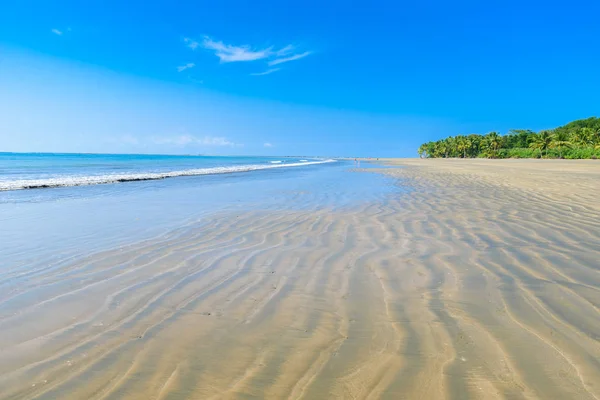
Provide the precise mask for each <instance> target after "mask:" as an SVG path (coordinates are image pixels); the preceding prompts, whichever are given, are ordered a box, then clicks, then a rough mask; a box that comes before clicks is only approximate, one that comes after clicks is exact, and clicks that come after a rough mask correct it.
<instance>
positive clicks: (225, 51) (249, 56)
mask: <svg viewBox="0 0 600 400" xmlns="http://www.w3.org/2000/svg"><path fill="white" fill-rule="evenodd" d="M202 47H204V48H205V49H207V50H213V51H214V52H215V55H216V56H217V57H219V60H221V62H222V63H227V62H237V61H256V60H261V59H264V58H268V57H270V56H271V55H272V54H273V48H272V47H267V48H265V49H252V47H251V46H249V45H242V46H232V45H229V44H225V43H223V42H221V41H215V40H212V39H211V38H210V37H208V36H206V37H205V38H204V40H203V41H202Z"/></svg>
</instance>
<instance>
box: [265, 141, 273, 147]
mask: <svg viewBox="0 0 600 400" xmlns="http://www.w3.org/2000/svg"><path fill="white" fill-rule="evenodd" d="M263 146H264V147H273V145H272V144H271V143H269V142H267V143H265V144H263Z"/></svg>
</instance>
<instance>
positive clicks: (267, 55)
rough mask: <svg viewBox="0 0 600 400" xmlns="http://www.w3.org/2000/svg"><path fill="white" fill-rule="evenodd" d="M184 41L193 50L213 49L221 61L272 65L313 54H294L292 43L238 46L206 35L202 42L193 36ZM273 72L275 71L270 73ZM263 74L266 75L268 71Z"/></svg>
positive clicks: (307, 52) (308, 52) (306, 52)
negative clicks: (275, 46) (254, 62)
mask: <svg viewBox="0 0 600 400" xmlns="http://www.w3.org/2000/svg"><path fill="white" fill-rule="evenodd" d="M184 42H185V43H186V46H188V47H189V48H191V49H192V50H195V49H197V48H198V47H202V48H204V49H206V50H210V51H213V52H214V53H215V55H216V56H217V57H218V58H219V60H220V62H221V63H230V62H243V61H258V60H268V65H271V66H272V65H277V64H281V63H285V62H289V61H294V60H299V59H301V58H304V57H306V56H308V55H310V54H312V52H310V51H305V52H304V53H299V54H294V50H295V49H296V48H295V46H293V45H291V44H288V45H286V46H284V47H282V48H280V49H275V48H273V46H270V47H263V48H260V47H254V46H250V45H247V44H245V45H239V46H236V45H231V44H226V43H223V42H222V41H220V40H214V39H212V38H211V37H209V36H205V37H204V38H203V39H202V41H200V42H199V41H197V40H194V39H192V38H185V39H184ZM272 72H275V71H271V72H269V73H272ZM262 75H266V73H265V74H262Z"/></svg>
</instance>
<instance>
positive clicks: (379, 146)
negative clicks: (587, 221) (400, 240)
mask: <svg viewBox="0 0 600 400" xmlns="http://www.w3.org/2000/svg"><path fill="white" fill-rule="evenodd" d="M598 15H600V4H599V2H597V1H591V0H590V1H578V0H574V1H570V2H568V3H567V2H548V1H544V2H542V1H522V0H521V1H514V0H506V1H485V2H484V1H455V2H448V1H433V0H429V1H421V2H397V1H369V2H366V1H365V2H348V1H337V0H334V1H318V2H317V1H312V0H309V1H303V2H275V1H263V2H250V1H211V2H208V1H147V0H146V1H126V2H124V1H114V0H105V1H95V0H91V1H85V2H84V1H79V0H77V1H60V0H59V1H52V2H48V1H33V0H5V1H2V2H1V4H0V109H2V113H1V115H2V116H1V117H0V151H68V152H71V151H74V152H119V153H122V152H135V153H138V152H139V153H208V154H274V155H275V154H277V155H286V154H302V155H332V156H337V155H339V156H345V155H347V156H378V157H385V156H414V155H415V154H416V153H415V150H416V148H417V147H418V145H419V144H420V143H421V142H424V141H427V140H432V139H437V138H440V137H443V136H447V135H453V134H459V133H473V132H486V131H490V130H500V131H501V132H505V131H507V130H508V129H511V128H531V129H536V130H537V129H544V128H550V127H554V126H558V125H561V124H564V123H566V122H568V121H570V120H573V119H578V118H585V117H589V116H593V115H598V114H600V112H599V109H600V100H598V93H600V73H599V72H598V71H600V39H599V38H600V24H599V23H598V20H597V16H598Z"/></svg>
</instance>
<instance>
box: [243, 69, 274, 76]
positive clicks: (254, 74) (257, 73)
mask: <svg viewBox="0 0 600 400" xmlns="http://www.w3.org/2000/svg"><path fill="white" fill-rule="evenodd" d="M280 69H281V68H271V69H268V70H266V71H263V72H255V73H253V74H250V75H252V76H262V75H269V74H272V73H273V72H277V71H279V70H280Z"/></svg>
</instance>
